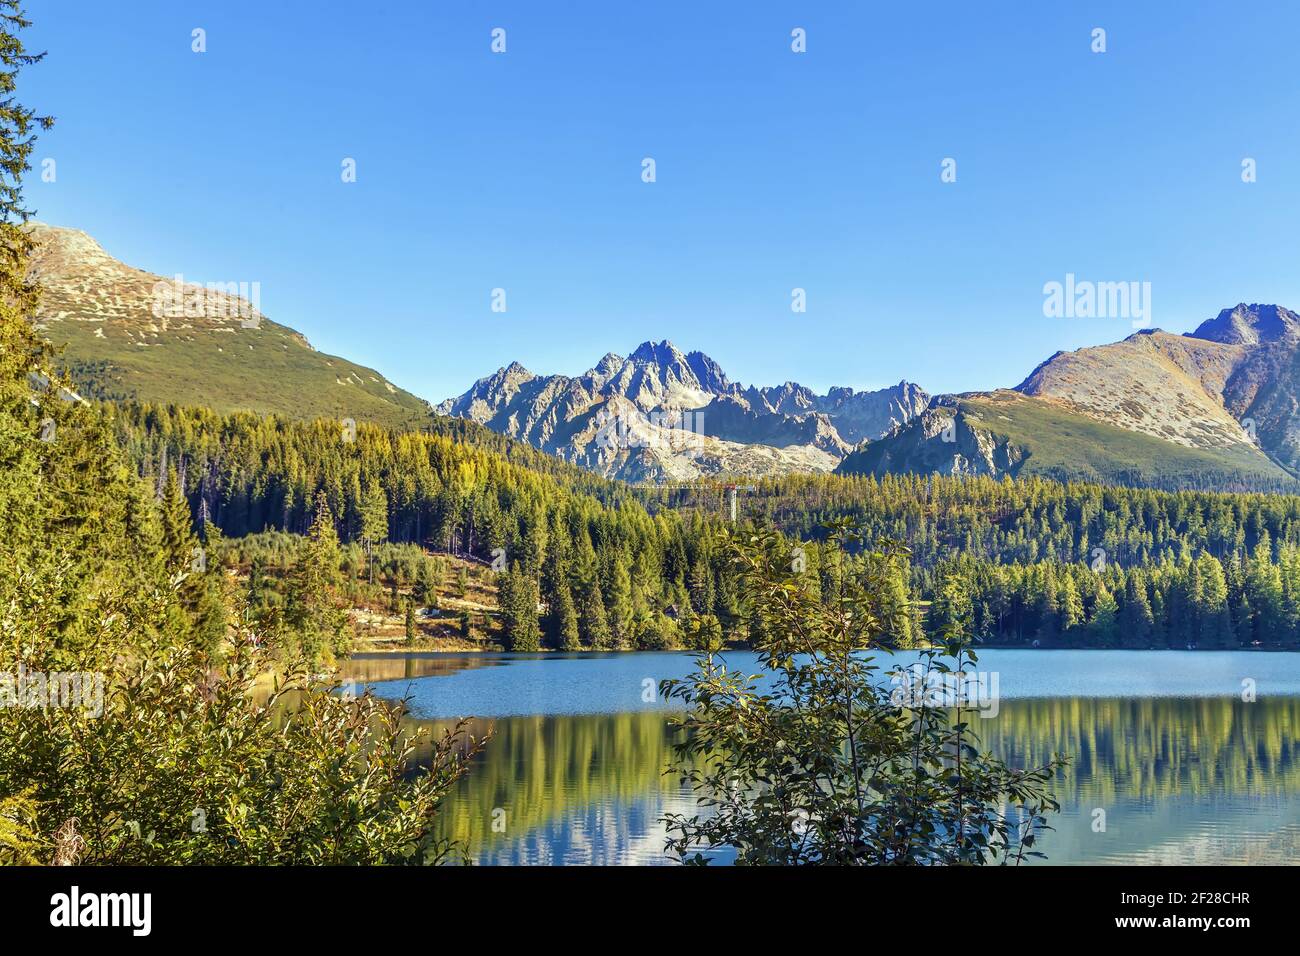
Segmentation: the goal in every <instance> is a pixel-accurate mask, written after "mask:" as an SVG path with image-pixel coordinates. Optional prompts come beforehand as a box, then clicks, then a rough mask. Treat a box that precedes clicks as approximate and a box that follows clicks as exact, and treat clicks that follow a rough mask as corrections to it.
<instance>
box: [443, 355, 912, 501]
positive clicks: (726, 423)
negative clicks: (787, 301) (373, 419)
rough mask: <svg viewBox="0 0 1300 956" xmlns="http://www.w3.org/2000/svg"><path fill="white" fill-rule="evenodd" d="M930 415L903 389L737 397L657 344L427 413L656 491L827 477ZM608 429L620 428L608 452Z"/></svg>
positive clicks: (706, 369) (474, 393)
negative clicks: (661, 485) (730, 479)
mask: <svg viewBox="0 0 1300 956" xmlns="http://www.w3.org/2000/svg"><path fill="white" fill-rule="evenodd" d="M928 404H929V396H928V395H927V394H926V393H925V392H924V390H922V389H921V388H920V387H918V386H916V385H913V384H911V383H909V382H900V383H899V384H898V385H896V386H893V387H891V388H886V389H879V390H876V391H854V390H853V389H849V388H833V389H831V390H830V391H829V392H828V393H827V394H825V395H818V394H816V393H815V392H813V391H812V390H811V389H809V388H807V387H805V386H803V385H800V384H798V383H796V382H786V383H785V384H784V385H780V386H774V387H766V388H758V387H754V386H750V387H745V386H743V385H741V384H739V383H737V382H733V381H731V379H730V378H729V377H728V376H727V374H726V372H724V371H723V369H722V367H721V366H720V365H719V364H718V363H717V362H715V361H714V360H713V359H712V358H710V357H709V356H707V355H705V354H704V353H703V352H698V351H696V352H689V353H683V352H682V351H680V350H679V349H678V348H677V347H676V346H675V345H673V344H672V343H671V342H669V341H666V340H665V341H661V342H643V343H642V344H641V345H640V346H638V347H637V348H636V349H635V350H633V351H632V352H631V353H630V354H628V355H627V356H620V355H616V354H613V353H610V354H607V355H605V356H604V357H603V358H602V359H601V360H600V361H599V362H597V363H596V365H594V366H593V367H592V368H590V369H589V370H587V371H586V372H584V373H583V374H581V375H578V376H572V377H571V376H566V375H535V374H534V373H532V372H530V371H529V370H528V369H526V368H524V367H523V366H522V365H520V364H519V363H518V362H514V363H511V364H510V365H508V366H506V367H504V368H501V369H498V370H497V371H496V372H494V373H493V374H491V375H488V376H486V377H484V378H481V379H479V380H478V381H477V382H475V383H474V384H473V385H472V386H470V388H469V389H468V390H467V391H465V392H464V393H463V394H461V395H458V396H456V397H454V398H449V399H447V400H446V401H444V402H442V403H440V404H439V405H438V406H436V411H437V412H438V413H439V414H442V415H450V416H455V417H460V418H468V419H472V420H473V421H476V422H479V423H480V424H483V425H486V426H487V427H489V428H491V429H493V430H494V431H499V432H501V433H503V434H506V435H510V436H511V437H513V438H518V439H520V440H523V441H527V442H529V443H530V444H532V445H534V446H536V447H538V448H542V449H544V450H546V451H550V452H552V453H554V454H557V455H559V456H560V457H562V458H565V459H566V460H568V461H572V462H575V463H577V464H580V465H582V466H584V467H586V468H589V469H591V470H593V471H596V472H598V473H600V474H602V475H605V476H607V477H617V478H623V479H625V480H630V481H663V480H689V479H691V478H696V477H700V476H707V475H733V474H734V475H751V476H752V475H762V474H783V473H787V472H792V471H830V470H832V469H833V468H835V467H836V465H838V463H839V462H840V460H841V459H842V458H843V457H844V456H845V455H847V454H848V453H849V452H850V451H851V450H852V449H853V447H854V446H855V445H856V444H857V443H858V442H859V441H862V440H864V439H869V438H878V437H880V436H882V435H884V434H886V433H888V432H889V431H891V430H892V429H894V428H896V427H897V426H899V425H901V424H904V423H906V422H908V421H910V420H911V419H912V418H914V417H915V416H916V415H918V414H920V413H921V411H922V410H924V408H925V407H926V405H928ZM612 422H618V423H619V430H618V432H617V435H616V440H614V441H610V440H609V436H610V427H609V426H610V424H611V423H612ZM665 422H670V423H673V424H667V425H665ZM679 422H680V423H684V425H681V426H679V427H674V424H676V423H679ZM682 432H688V433H689V434H682ZM629 435H630V438H628V437H627V436H629Z"/></svg>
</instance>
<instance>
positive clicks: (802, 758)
mask: <svg viewBox="0 0 1300 956" xmlns="http://www.w3.org/2000/svg"><path fill="white" fill-rule="evenodd" d="M857 538H858V535H857V533H856V531H855V530H854V528H853V527H852V526H851V525H849V524H847V523H841V524H839V525H838V526H836V527H834V528H833V529H832V531H831V536H830V540H831V543H832V554H831V556H832V558H833V561H834V566H835V570H836V572H837V573H833V574H832V575H831V576H830V579H829V580H830V584H831V593H829V594H828V593H826V588H827V581H826V580H825V579H823V581H822V582H821V586H820V594H818V593H817V592H816V591H815V590H814V588H813V587H812V586H810V582H809V581H808V580H807V579H806V578H807V576H806V574H804V573H801V572H800V571H797V570H795V568H796V567H799V562H797V561H795V560H794V557H795V555H794V552H793V551H792V550H791V549H790V548H789V546H788V545H787V544H786V542H785V541H784V539H783V538H781V536H780V535H778V534H777V533H775V532H774V531H772V530H770V529H766V528H760V529H758V530H757V531H755V532H754V533H753V534H752V535H751V536H749V537H748V538H747V539H745V540H742V541H739V542H733V543H732V544H731V552H732V556H733V559H734V560H735V561H736V563H737V565H738V566H739V572H740V574H741V578H742V581H743V588H742V596H743V604H744V606H745V616H746V625H747V627H748V632H749V637H750V640H751V642H752V644H753V646H754V649H755V650H756V651H757V653H758V655H759V661H760V663H761V666H762V673H761V674H759V675H747V674H744V673H742V672H738V671H735V670H731V669H729V668H728V667H727V665H726V661H725V658H724V657H723V656H721V655H720V654H718V653H717V652H716V650H710V651H705V652H704V653H703V654H701V655H700V656H699V658H698V659H697V660H698V666H697V670H696V672H695V673H693V674H692V675H691V676H690V677H689V678H688V679H687V680H684V681H675V680H674V681H665V682H664V683H663V692H664V694H665V695H666V696H667V697H669V698H675V699H677V700H680V701H681V702H682V703H683V704H685V706H686V708H687V712H686V713H685V715H684V716H683V717H681V718H680V720H679V725H680V726H681V728H682V729H684V730H685V732H686V733H685V738H684V741H683V742H682V743H680V744H678V745H677V746H676V756H677V765H678V768H679V770H680V772H681V774H682V776H683V778H684V779H685V780H687V781H689V782H690V783H691V785H692V786H693V788H694V790H695V791H696V794H697V800H698V802H699V803H700V804H701V806H702V807H703V808H704V809H705V811H706V812H704V813H697V814H694V815H689V816H688V815H686V814H671V815H669V816H668V817H667V818H666V822H667V825H668V831H669V838H668V849H669V850H670V851H671V852H674V853H675V854H676V855H677V856H678V858H679V859H680V860H682V861H683V862H689V863H707V862H708V860H709V856H708V855H706V854H711V853H713V852H715V851H722V850H730V851H733V852H734V854H735V861H736V862H737V863H739V864H814V863H820V864H907V863H919V864H935V863H987V862H1001V863H1008V862H1009V863H1018V862H1020V861H1021V860H1023V859H1024V858H1025V857H1026V856H1033V855H1039V854H1038V853H1037V851H1035V850H1034V849H1033V846H1034V843H1035V840H1036V836H1037V834H1038V832H1039V831H1040V830H1041V829H1043V828H1044V827H1046V825H1047V821H1046V813H1048V812H1050V811H1055V810H1058V809H1059V806H1058V804H1057V803H1056V801H1055V799H1054V798H1053V797H1052V795H1051V794H1050V792H1049V791H1048V786H1049V784H1050V781H1051V778H1052V776H1053V775H1054V773H1055V771H1056V770H1057V768H1058V767H1059V766H1060V764H1061V761H1060V759H1059V758H1058V759H1057V760H1054V761H1053V762H1051V763H1049V764H1048V765H1046V766H1043V767H1039V768H1036V769H1032V770H1013V769H1011V768H1009V767H1007V766H1006V765H1005V764H1003V763H1002V762H1001V761H999V760H997V759H995V758H994V757H992V756H991V755H989V754H987V753H985V754H981V753H980V752H979V751H978V750H977V749H976V743H977V740H976V738H975V736H974V734H973V732H972V730H971V728H970V725H969V724H967V723H966V722H965V721H964V720H963V719H962V713H961V710H960V709H959V710H957V712H956V714H955V715H953V716H950V715H949V713H948V710H947V709H946V708H943V707H934V706H929V705H928V704H929V702H928V700H927V699H926V697H925V696H924V695H921V696H920V699H917V700H908V699H904V700H903V701H901V702H900V701H897V700H896V699H895V698H896V697H897V696H898V695H896V694H892V693H891V692H890V689H889V686H888V684H887V682H886V681H885V680H883V678H884V676H885V673H884V672H882V669H881V668H880V666H879V665H878V664H877V663H876V657H875V654H873V652H876V653H879V652H880V651H882V650H883V651H888V649H889V648H890V647H891V646H893V645H894V644H895V643H896V640H897V634H896V633H895V629H896V627H897V622H899V621H906V620H910V619H911V616H910V615H908V614H906V613H902V612H904V611H905V610H906V609H905V608H902V607H900V606H899V595H898V593H897V589H896V588H894V587H893V582H895V581H896V580H897V579H898V576H899V566H900V564H902V563H904V562H905V561H906V552H905V550H904V549H902V548H901V547H900V546H898V545H896V544H893V543H885V544H883V545H881V546H879V548H878V549H877V550H868V551H866V552H865V553H863V554H858V555H856V556H855V557H852V558H851V557H850V554H849V552H850V550H854V549H852V548H851V547H850V545H851V544H852V545H861V544H862V542H861V541H859V540H857ZM959 628H960V622H958V623H956V624H954V626H953V627H952V629H951V630H950V633H949V634H948V635H947V638H948V640H947V643H946V645H945V646H944V647H942V648H940V649H936V650H930V651H926V652H922V654H921V659H922V661H923V662H924V664H925V667H926V668H927V671H929V670H932V669H938V670H939V671H940V672H943V671H946V670H948V669H950V668H951V667H952V664H955V665H956V668H955V669H956V670H958V671H960V670H961V669H962V668H963V666H964V665H965V664H966V663H970V662H974V661H975V655H974V654H972V653H971V652H970V651H969V650H968V649H966V648H965V646H964V644H963V642H962V640H961V636H960V633H959ZM949 661H951V662H952V664H950V663H949ZM1004 807H1005V808H1006V810H1005V811H1004Z"/></svg>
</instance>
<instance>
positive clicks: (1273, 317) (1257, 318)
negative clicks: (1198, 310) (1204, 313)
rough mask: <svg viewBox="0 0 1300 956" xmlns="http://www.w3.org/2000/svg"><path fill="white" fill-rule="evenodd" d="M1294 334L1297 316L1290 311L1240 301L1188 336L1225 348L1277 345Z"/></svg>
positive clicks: (1299, 318) (1299, 326) (1299, 319)
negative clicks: (1225, 346) (1220, 343)
mask: <svg viewBox="0 0 1300 956" xmlns="http://www.w3.org/2000/svg"><path fill="white" fill-rule="evenodd" d="M1297 331H1300V316H1297V315H1296V314H1295V313H1294V312H1292V311H1291V310H1290V309H1285V308H1283V307H1282V306H1279V305H1261V304H1258V303H1252V304H1249V305H1247V304H1246V303H1245V302H1241V303H1238V304H1237V305H1235V306H1233V307H1232V308H1231V309H1224V310H1223V311H1222V312H1220V313H1219V314H1218V315H1216V316H1215V317H1214V318H1212V319H1207V320H1206V321H1204V322H1202V323H1201V324H1200V325H1199V326H1197V328H1196V331H1195V332H1192V333H1191V337H1192V338H1197V339H1206V340H1208V341H1211V342H1223V343H1225V344H1227V345H1246V346H1254V345H1261V344H1263V343H1266V342H1276V341H1278V340H1279V339H1283V338H1287V337H1289V336H1292V335H1295V334H1296V333H1297Z"/></svg>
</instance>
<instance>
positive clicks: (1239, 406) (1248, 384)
mask: <svg viewBox="0 0 1300 956" xmlns="http://www.w3.org/2000/svg"><path fill="white" fill-rule="evenodd" d="M31 229H32V232H33V236H34V238H35V239H36V240H37V253H36V256H35V258H34V262H33V274H34V275H35V277H36V278H37V279H38V280H39V281H40V283H41V285H42V287H43V290H44V291H43V296H42V300H41V305H40V309H39V311H38V314H37V318H36V323H37V325H38V327H39V328H40V329H41V330H42V331H43V332H44V333H45V334H46V335H47V337H49V338H50V339H51V340H52V341H53V342H54V343H55V344H56V345H58V346H60V347H61V351H62V362H63V364H64V366H65V367H66V368H67V370H68V371H69V372H70V374H71V375H72V377H73V379H74V381H75V383H76V385H77V387H78V389H79V390H80V391H81V392H82V394H83V395H86V396H87V397H92V398H100V399H108V400H131V401H140V402H153V403H172V404H186V405H205V406H208V407H210V408H213V409H215V410H218V411H233V410H250V411H255V412H263V413H276V414H280V415H283V416H286V417H289V418H319V417H332V418H353V419H355V420H358V421H362V420H368V421H373V422H376V423H378V424H384V425H390V426H393V427H399V428H420V427H427V426H429V425H430V424H431V422H432V421H433V419H432V418H431V416H435V415H436V416H445V417H452V418H459V419H464V420H467V422H475V423H478V424H480V425H483V426H486V427H487V428H489V429H491V430H492V431H494V432H497V433H500V434H501V435H504V436H508V437H509V438H513V439H517V440H518V441H521V442H527V443H528V444H530V445H533V446H535V447H536V448H539V449H542V450H544V451H546V452H549V453H551V454H553V455H556V456H558V457H560V458H563V459H565V460H566V461H569V462H572V463H575V464H577V465H580V466H582V467H584V468H587V469H589V470H591V471H594V472H597V473H599V474H601V475H604V476H606V477H611V478H620V479H624V480H628V481H636V482H646V481H651V482H665V481H689V480H693V479H696V478H699V477H706V476H718V477H724V476H725V477H729V478H731V477H734V478H741V477H761V476H764V475H773V474H788V473H793V472H809V471H822V472H828V471H838V472H840V473H843V474H875V475H881V474H886V473H890V472H922V473H930V472H933V473H956V474H962V473H966V474H986V475H1035V474H1036V475H1044V476H1048V477H1053V478H1059V479H1064V480H1069V479H1087V480H1094V481H1103V482H1112V483H1121V484H1131V485H1150V486H1157V487H1170V488H1219V489H1222V490H1244V489H1259V490H1289V491H1293V490H1296V488H1297V487H1300V485H1297V483H1296V480H1295V476H1296V475H1298V474H1300V316H1298V315H1297V314H1296V313H1294V312H1292V311H1290V310H1289V309H1285V308H1282V307H1280V306H1276V305H1258V304H1256V305H1247V304H1244V303H1243V304H1240V305H1237V306H1235V307H1232V308H1229V309H1224V310H1223V311H1221V312H1220V313H1219V314H1218V315H1216V316H1214V317H1213V318H1210V319H1208V320H1207V321H1205V322H1203V323H1201V324H1200V326H1198V327H1197V329H1196V330H1195V331H1194V332H1191V333H1188V334H1186V335H1176V334H1171V333H1168V332H1163V331H1160V330H1158V329H1144V330H1142V331H1140V332H1137V333H1135V334H1133V335H1130V336H1129V337H1128V338H1126V339H1124V340H1123V341H1120V342H1115V343H1113V344H1109V345H1101V346H1093V347H1089V348H1083V349H1079V350H1077V351H1073V352H1058V353H1057V354H1056V355H1053V356H1052V357H1051V358H1049V359H1047V360H1046V361H1045V362H1043V363H1042V364H1041V365H1039V366H1038V367H1037V368H1036V369H1034V370H1033V371H1032V372H1030V374H1029V375H1028V376H1027V377H1026V378H1025V380H1024V381H1023V382H1021V383H1020V384H1018V385H1016V386H1015V387H1014V388H1003V389H996V390H993V391H986V392H969V393H963V394H960V395H938V396H930V395H928V394H927V393H926V392H925V391H924V390H923V389H922V388H921V387H920V386H918V385H915V384H913V383H911V382H908V381H900V382H899V383H898V384H897V385H894V386H891V387H889V388H883V389H876V390H868V391H858V390H854V389H851V388H846V387H839V388H831V389H830V390H828V391H827V392H826V393H824V394H819V393H817V392H815V391H814V390H812V389H810V388H808V387H806V386H803V385H800V384H798V383H796V382H786V383H785V384H784V385H779V386H773V387H757V386H753V385H748V386H747V385H742V384H740V383H738V382H733V381H732V380H731V379H730V378H729V377H728V376H727V374H726V373H725V372H724V371H723V369H722V367H721V366H720V365H719V364H718V363H717V362H715V361H714V360H713V359H711V358H710V357H709V356H707V355H705V354H703V353H702V352H698V351H692V352H682V351H680V350H679V349H678V348H676V347H675V346H674V345H673V344H672V343H671V342H667V341H661V342H657V343H656V342H645V343H643V344H642V345H641V346H639V347H638V348H636V349H634V350H633V351H632V352H631V353H630V354H628V355H626V356H621V355H616V354H613V353H610V354H608V355H606V356H604V357H603V358H602V359H600V360H599V361H598V362H597V363H596V364H595V365H594V366H592V367H591V368H590V369H588V370H587V371H586V372H584V373H582V374H580V375H577V376H567V375H538V374H534V373H533V372H530V371H529V370H528V369H526V368H524V367H523V366H522V365H520V364H519V363H517V362H515V363H511V364H510V365H507V366H505V367H502V368H500V369H498V370H497V371H496V372H494V373H492V374H491V375H488V376H486V377H484V378H481V379H479V380H478V381H476V382H475V383H474V384H473V385H472V386H471V387H470V388H469V389H468V390H467V391H465V392H464V393H463V394H461V395H458V396H455V397H453V398H449V399H446V400H445V401H443V402H441V403H440V404H438V405H437V406H432V405H430V404H429V403H428V402H426V401H425V400H424V399H422V398H420V397H418V396H416V395H414V394H412V393H410V392H408V391H405V390H403V389H400V388H398V387H397V386H395V385H393V384H392V383H391V382H389V381H388V380H387V379H386V378H385V377H384V376H383V375H382V374H381V373H379V372H377V371H375V370H374V369H370V368H366V367H364V366H361V365H357V364H355V363H352V362H349V361H348V360H346V359H344V358H340V357H337V356H332V355H327V354H324V353H321V352H318V351H316V350H315V349H314V348H312V346H311V345H310V343H309V342H308V341H307V339H306V338H305V337H304V336H303V335H301V334H300V333H299V332H297V331H295V330H294V329H292V328H289V327H288V326H285V325H282V324H279V323H276V322H274V321H272V320H271V319H269V318H268V317H267V316H265V315H263V314H262V313H261V312H260V311H259V309H258V308H257V305H256V296H253V298H252V301H250V300H249V298H248V296H247V293H246V291H245V290H244V289H242V288H235V287H229V288H222V287H217V288H213V287H201V286H196V285H192V284H178V283H177V282H175V281H174V280H173V279H171V278H164V277H162V276H158V275H154V274H151V273H148V272H145V271H142V270H139V269H135V268H132V267H131V266H128V265H126V264H124V263H122V262H119V261H118V260H117V259H115V258H113V257H112V256H111V255H109V254H108V253H107V252H106V251H105V250H104V249H103V248H102V247H101V246H100V245H99V244H98V243H97V242H96V241H95V240H94V239H92V238H91V237H90V236H88V235H86V234H85V233H84V232H80V231H77V230H74V229H65V228H59V227H54V226H47V225H43V224H33V225H32V226H31ZM169 290H170V291H169ZM160 295H161V296H162V299H163V302H164V304H166V303H168V301H169V296H170V305H169V306H168V307H165V308H161V309H160V307H159V302H160ZM191 299H193V300H194V301H195V302H198V303H200V305H201V307H199V308H197V309H189V308H187V307H186V306H187V305H188V303H189V302H190V300H191ZM443 420H445V418H444V419H443ZM471 427H472V426H471Z"/></svg>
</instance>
